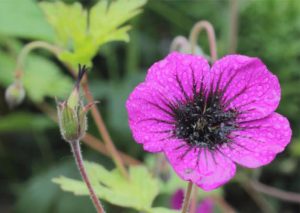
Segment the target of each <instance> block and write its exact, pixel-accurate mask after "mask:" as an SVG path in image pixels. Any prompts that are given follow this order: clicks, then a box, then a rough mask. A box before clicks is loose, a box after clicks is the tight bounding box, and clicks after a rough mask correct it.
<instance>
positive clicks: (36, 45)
mask: <svg viewBox="0 0 300 213" xmlns="http://www.w3.org/2000/svg"><path fill="white" fill-rule="evenodd" d="M37 48H42V49H46V50H49V51H50V52H52V53H53V54H54V55H56V56H57V55H58V54H59V52H60V51H61V49H60V48H59V47H56V46H54V45H52V44H49V43H47V42H44V41H33V42H30V43H28V44H26V45H25V46H24V47H23V49H22V50H21V52H20V54H19V55H18V58H17V66H16V69H15V78H16V79H20V78H22V76H23V74H24V72H23V66H24V61H25V58H26V57H27V55H28V54H29V53H30V52H31V51H32V50H34V49H37Z"/></svg>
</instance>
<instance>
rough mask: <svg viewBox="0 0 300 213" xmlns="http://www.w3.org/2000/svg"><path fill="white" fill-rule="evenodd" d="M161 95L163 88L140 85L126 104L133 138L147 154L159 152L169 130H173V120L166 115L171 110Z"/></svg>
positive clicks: (146, 84)
mask: <svg viewBox="0 0 300 213" xmlns="http://www.w3.org/2000/svg"><path fill="white" fill-rule="evenodd" d="M162 94H165V91H164V89H163V88H154V87H153V86H152V85H151V84H148V83H141V84H139V85H138V86H137V87H136V88H135V89H134V91H133V92H132V93H131V95H130V97H129V98H128V100H127V102H126V108H127V111H128V116H129V126H130V128H131V130H132V133H133V137H134V139H135V140H136V141H137V143H140V144H143V145H144V149H145V150H147V151H149V152H159V151H161V150H162V147H163V146H164V143H165V141H166V140H165V139H166V138H169V137H170V136H171V135H170V130H172V129H174V125H173V124H171V122H173V118H172V117H171V116H170V115H169V114H168V113H167V112H169V113H171V110H170V109H169V108H168V107H167V106H166V105H165V103H167V100H165V99H164V97H162ZM160 121H163V122H160ZM164 122H165V123H164Z"/></svg>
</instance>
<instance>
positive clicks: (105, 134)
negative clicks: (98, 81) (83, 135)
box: [82, 78, 129, 179]
mask: <svg viewBox="0 0 300 213" xmlns="http://www.w3.org/2000/svg"><path fill="white" fill-rule="evenodd" d="M82 88H83V92H84V95H85V97H86V99H87V100H88V102H89V103H93V102H94V98H93V96H92V95H91V93H90V89H89V86H88V83H87V78H86V80H85V82H84V83H83V85H82ZM91 111H92V117H93V119H94V121H95V122H96V125H97V128H98V131H99V132H100V133H101V135H102V138H103V141H104V143H105V145H106V148H107V150H108V151H109V152H110V154H111V156H112V158H113V161H114V162H115V164H116V166H117V168H118V169H119V171H120V172H121V173H122V175H123V176H124V177H126V178H128V179H129V175H128V173H127V170H126V169H125V166H124V163H123V161H122V159H121V157H120V155H119V153H118V152H117V149H116V147H115V145H114V143H113V142H112V139H111V137H110V135H109V133H108V131H107V128H106V126H105V124H104V121H103V119H102V116H101V114H100V112H99V111H98V109H97V107H96V106H95V105H93V106H92V108H91Z"/></svg>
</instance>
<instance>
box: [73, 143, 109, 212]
mask: <svg viewBox="0 0 300 213" xmlns="http://www.w3.org/2000/svg"><path fill="white" fill-rule="evenodd" d="M70 145H71V149H72V152H73V155H74V159H75V161H76V165H77V168H78V170H79V172H80V175H81V177H82V179H83V181H84V182H85V184H86V186H87V188H88V190H89V193H90V197H91V199H92V202H93V204H94V206H95V208H96V210H97V212H98V213H104V212H105V211H104V209H103V207H102V205H101V203H100V201H99V199H98V198H97V195H96V193H95V191H94V189H93V187H92V184H91V182H90V180H89V178H88V175H87V172H86V170H85V167H84V164H83V158H82V154H81V149H80V144H79V141H78V140H75V141H71V142H70Z"/></svg>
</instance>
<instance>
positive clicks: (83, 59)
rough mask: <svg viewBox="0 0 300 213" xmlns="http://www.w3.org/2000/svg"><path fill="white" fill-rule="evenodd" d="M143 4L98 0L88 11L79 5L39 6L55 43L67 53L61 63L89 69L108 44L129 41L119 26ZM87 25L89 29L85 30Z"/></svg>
mask: <svg viewBox="0 0 300 213" xmlns="http://www.w3.org/2000/svg"><path fill="white" fill-rule="evenodd" d="M145 3H146V0H118V1H113V2H111V3H110V4H109V1H108V0H101V1H99V2H98V3H97V4H96V5H94V6H93V7H92V8H91V10H90V13H89V14H90V15H89V17H88V16H87V11H86V10H84V9H83V8H82V6H81V5H80V4H79V3H74V4H72V5H67V4H64V3H62V2H56V3H47V2H42V3H41V4H40V6H41V8H42V9H43V10H44V12H45V14H46V16H47V18H48V20H49V23H50V24H51V25H52V26H53V28H54V29H55V31H56V33H57V43H58V44H60V45H61V46H62V47H64V48H66V49H67V50H66V51H64V52H62V53H61V54H60V56H59V57H60V59H61V60H63V61H65V62H67V63H70V64H72V65H76V64H77V63H82V64H87V65H91V60H92V58H93V57H94V56H95V55H96V53H97V51H98V49H99V47H100V46H101V45H103V44H104V43H107V42H110V41H129V36H128V33H127V31H128V30H129V29H130V27H129V26H121V25H122V24H124V23H125V22H126V21H128V20H129V19H130V18H132V17H133V16H135V15H137V14H138V13H139V12H140V11H141V10H140V7H142V6H143V5H144V4H145ZM87 23H89V28H88V27H87Z"/></svg>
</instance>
